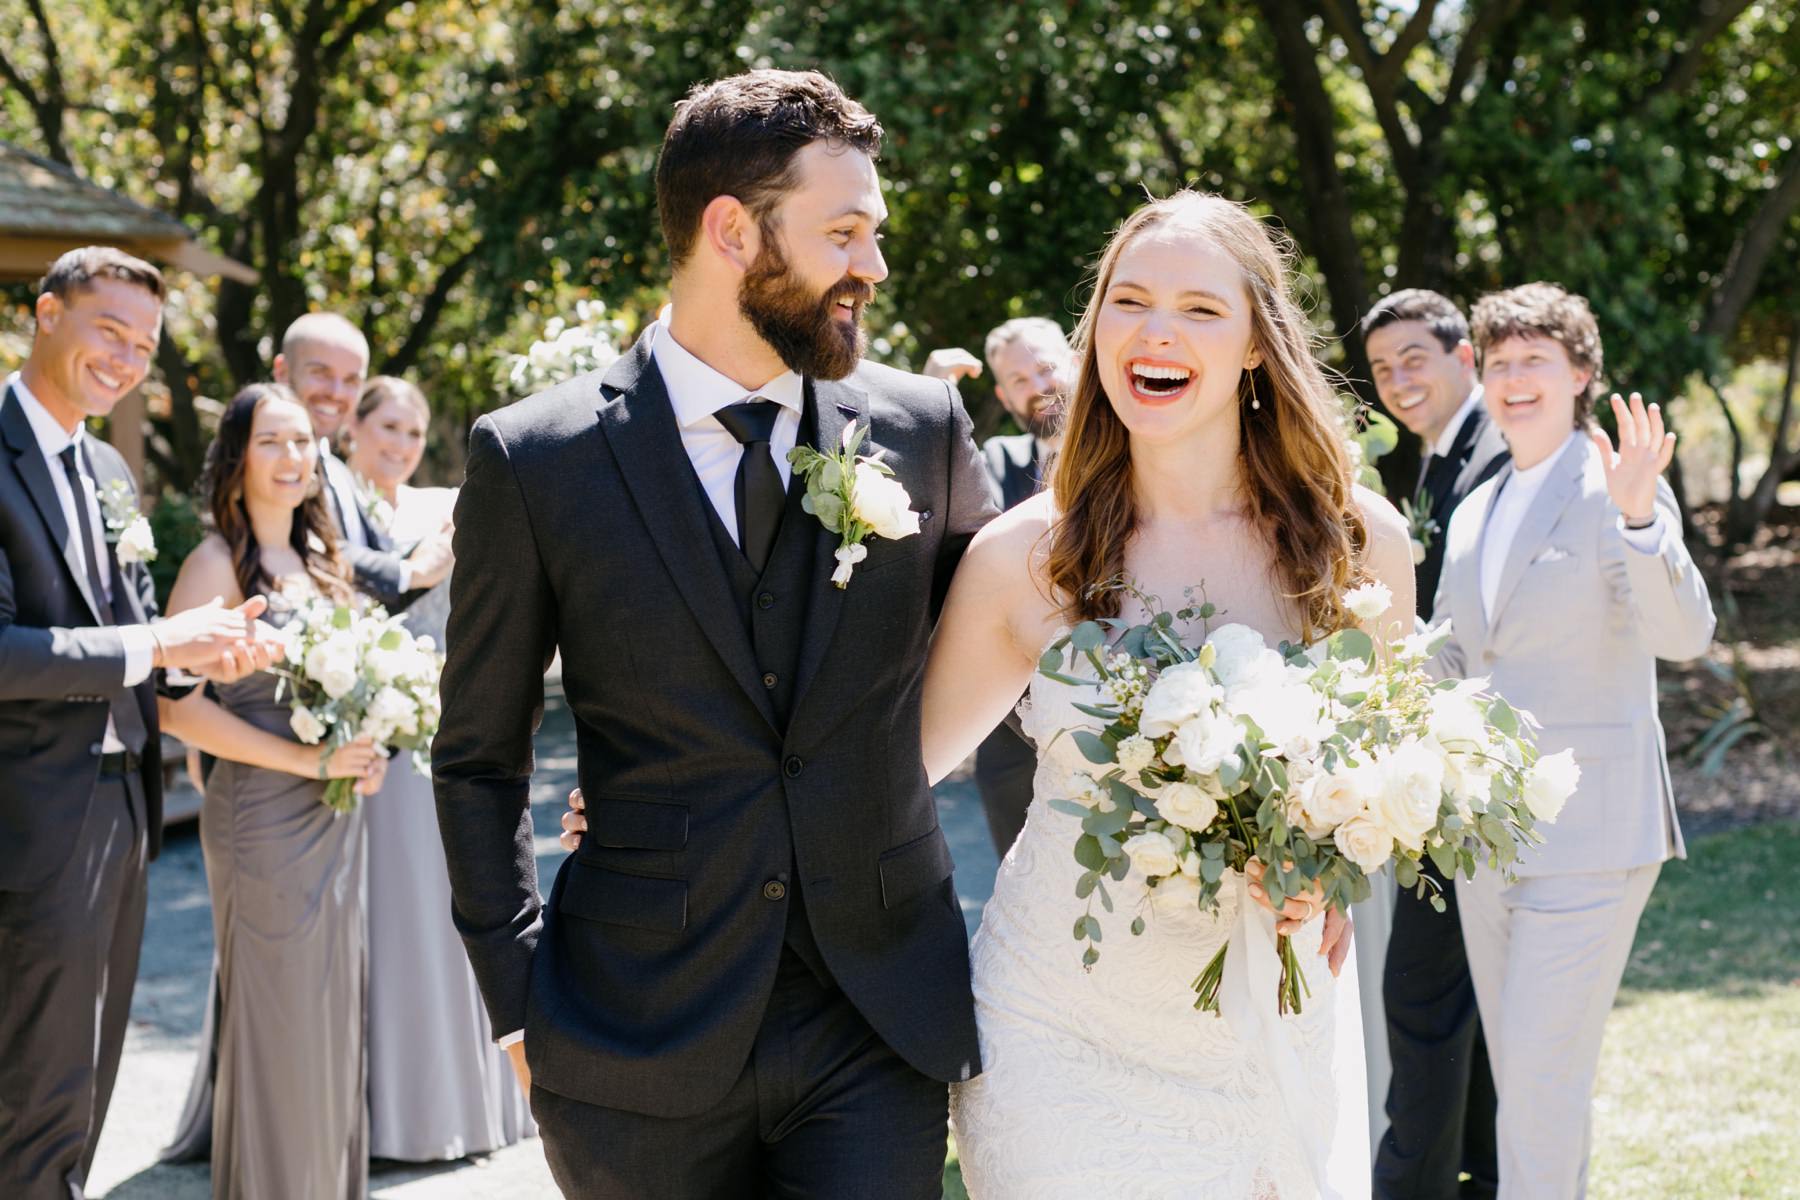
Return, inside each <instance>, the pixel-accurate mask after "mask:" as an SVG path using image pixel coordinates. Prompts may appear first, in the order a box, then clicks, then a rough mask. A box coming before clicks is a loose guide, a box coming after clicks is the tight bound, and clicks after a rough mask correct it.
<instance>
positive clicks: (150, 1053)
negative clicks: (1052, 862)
mask: <svg viewBox="0 0 1800 1200" xmlns="http://www.w3.org/2000/svg"><path fill="white" fill-rule="evenodd" d="M537 742H538V770H537V777H536V779H535V781H534V783H533V787H532V794H531V800H532V815H533V818H534V819H535V821H536V823H537V832H538V847H537V849H538V873H539V877H540V878H541V879H542V880H544V881H546V883H547V881H548V880H549V878H550V877H551V875H552V874H553V873H554V872H555V870H556V868H557V866H558V865H559V864H560V863H561V861H562V857H563V851H562V848H561V847H560V846H558V845H557V843H556V832H557V820H558V818H559V817H560V815H561V812H562V808H563V803H564V798H565V797H566V796H567V795H568V790H569V788H570V787H572V786H574V781H575V737H574V726H573V724H572V722H571V720H570V717H569V712H568V709H567V708H566V707H565V706H564V705H563V704H562V702H561V698H560V696H556V695H554V694H553V695H552V697H551V699H550V702H549V704H548V705H547V707H546V711H545V716H544V725H543V729H542V730H541V731H540V732H539V734H538V739H537ZM938 810H939V814H940V816H941V819H942V821H943V825H944V830H945V833H946V835H947V837H948V839H949V842H950V847H951V851H952V853H953V854H954V856H955V858H956V863H957V876H956V879H957V886H958V888H959V889H960V890H961V892H962V894H963V909H964V913H965V915H966V916H967V918H968V921H969V927H970V929H971V930H973V929H974V926H975V924H976V922H977V921H978V920H979V919H980V913H981V905H982V903H983V902H985V901H986V899H987V897H988V894H989V893H990V891H991V890H992V887H993V877H994V871H995V869H996V866H997V864H996V862H995V858H994V852H993V848H992V847H991V846H990V845H989V844H988V837H987V825H986V823H985V822H984V820H983V819H982V815H981V803H980V800H979V799H978V798H977V797H976V794H975V788H974V785H973V784H972V783H970V782H969V781H968V780H967V779H966V777H959V778H958V779H956V780H952V781H950V782H948V783H946V784H945V785H944V786H943V787H942V788H940V789H939V791H938ZM211 922H212V918H211V913H210V911H209V907H208V903H207V896H206V875H205V871H204V868H203V866H202V864H201V856H200V839H199V837H198V833H197V829H196V827H195V826H194V825H192V824H189V825H185V826H181V827H178V828H176V829H173V830H171V831H170V836H169V839H168V842H167V844H166V846H165V847H164V849H163V854H162V857H161V858H159V859H158V860H157V861H156V863H155V864H154V865H153V866H152V867H151V870H150V912H149V920H148V927H147V928H146V930H145V934H144V952H143V962H142V966H141V968H140V970H139V973H138V984H137V991H136V993H135V994H134V995H133V997H132V1005H131V1029H130V1033H129V1034H128V1036H127V1039H126V1043H125V1060H124V1064H123V1065H122V1066H121V1068H120V1071H119V1083H118V1088H117V1091H116V1093H115V1094H114V1096H113V1102H112V1108H111V1111H110V1114H109V1116H108V1117H107V1122H106V1129H105V1132H104V1134H103V1135H102V1137H101V1141H100V1153H99V1156H98V1158H97V1159H96V1161H95V1163H94V1171H93V1177H92V1179H90V1180H89V1187H88V1194H89V1195H90V1196H95V1197H99V1196H107V1197H111V1198H112V1200H208V1197H209V1195H210V1181H209V1178H208V1170H207V1167H206V1166H205V1164H195V1165H189V1166H164V1165H159V1164H158V1163H157V1161H156V1155H157V1151H158V1150H159V1149H160V1148H161V1147H162V1145H163V1144H164V1142H166V1141H167V1140H168V1138H169V1135H170V1134H171V1133H172V1132H173V1130H174V1126H175V1118H176V1115H177V1114H178V1113H179V1111H180V1108H181V1102H182V1099H183V1097H184V1096H185V1095H186V1094H187V1085H188V1080H189V1078H190V1076H191V1074H192V1072H193V1069H194V1054H195V1051H196V1048H197V1045H198V1042H199V1036H200V1021H201V1015H202V1014H201V1009H202V1006H203V1004H204V1003H205V1000H206V981H207V971H208V967H209V965H210V963H211V961H212V923H211ZM376 1165H377V1168H378V1169H377V1170H376V1172H375V1174H374V1175H373V1177H372V1179H371V1181H370V1188H371V1194H372V1195H373V1196H375V1197H377V1198H378V1200H390V1198H391V1200H425V1198H430V1200H463V1198H465V1197H467V1198H469V1200H474V1198H477V1197H479V1198H481V1200H523V1198H525V1197H553V1196H555V1195H556V1189H555V1187H554V1185H553V1184H552V1183H551V1181H550V1172H549V1169H548V1168H547V1167H546V1166H545V1165H544V1155H543V1150H542V1148H541V1147H540V1145H539V1144H538V1142H537V1141H535V1140H533V1141H529V1142H524V1143H521V1144H520V1145H517V1146H512V1147H509V1148H507V1149H506V1150H503V1151H501V1152H500V1153H498V1154H492V1155H488V1156H487V1157H485V1158H481V1159H473V1160H471V1159H464V1160H462V1161H460V1162H453V1163H443V1164H438V1165H434V1166H428V1167H419V1166H393V1167H391V1168H388V1169H381V1168H384V1167H386V1166H387V1165H386V1164H379V1163H378V1164H376Z"/></svg>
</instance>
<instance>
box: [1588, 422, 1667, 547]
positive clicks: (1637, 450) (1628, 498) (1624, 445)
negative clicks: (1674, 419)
mask: <svg viewBox="0 0 1800 1200" xmlns="http://www.w3.org/2000/svg"><path fill="white" fill-rule="evenodd" d="M1612 410H1613V418H1614V420H1616V421H1617V422H1618V426H1619V449H1618V452H1617V453H1614V451H1613V446H1612V441H1611V439H1609V438H1608V437H1607V436H1606V433H1605V431H1603V430H1599V429H1592V430H1589V431H1588V436H1589V437H1590V438H1591V439H1593V442H1594V445H1595V446H1597V447H1599V449H1600V465H1601V466H1602V467H1604V468H1605V470H1606V493H1607V495H1609V496H1611V497H1612V502H1613V503H1614V504H1615V505H1617V506H1618V509H1619V511H1620V512H1622V513H1624V514H1625V521H1626V523H1627V524H1630V525H1644V524H1647V523H1648V522H1649V521H1650V520H1651V518H1653V517H1655V516H1656V481H1657V478H1658V477H1659V476H1661V475H1662V473H1663V471H1664V470H1666V469H1667V468H1668V465H1669V462H1670V460H1671V459H1673V458H1674V457H1675V434H1674V433H1673V432H1670V431H1667V430H1665V429H1664V428H1663V418H1662V406H1661V405H1658V404H1652V405H1651V406H1650V407H1649V410H1648V411H1646V410H1645V408H1644V398H1643V397H1642V396H1641V395H1639V394H1638V393H1636V392H1633V393H1631V404H1630V405H1629V407H1628V406H1627V405H1626V403H1625V402H1624V401H1623V400H1621V399H1619V394H1618V393H1617V392H1614V393H1613V397H1612Z"/></svg>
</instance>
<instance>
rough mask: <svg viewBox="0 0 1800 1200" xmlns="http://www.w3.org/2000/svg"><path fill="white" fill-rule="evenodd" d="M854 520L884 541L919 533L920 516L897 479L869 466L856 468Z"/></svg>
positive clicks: (864, 463) (861, 463)
mask: <svg viewBox="0 0 1800 1200" xmlns="http://www.w3.org/2000/svg"><path fill="white" fill-rule="evenodd" d="M855 501H856V503H855V515H856V519H857V520H859V521H861V522H862V523H863V524H865V525H867V526H868V527H869V528H871V529H873V530H874V531H875V533H876V535H877V536H879V537H884V538H903V537H911V536H912V535H913V534H915V533H917V532H919V514H918V513H916V512H914V511H913V510H912V497H911V496H909V495H907V494H906V488H905V487H903V486H902V485H901V483H900V481H899V480H898V479H895V478H894V477H893V476H892V475H884V474H882V473H881V472H880V471H879V470H877V469H876V468H875V467H874V466H873V465H872V464H870V463H866V462H859V463H857V464H856V495H855Z"/></svg>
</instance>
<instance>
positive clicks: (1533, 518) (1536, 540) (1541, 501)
mask: <svg viewBox="0 0 1800 1200" xmlns="http://www.w3.org/2000/svg"><path fill="white" fill-rule="evenodd" d="M1586 448H1587V442H1586V440H1585V439H1575V440H1572V441H1570V442H1569V444H1568V445H1566V446H1564V447H1563V448H1562V450H1561V452H1560V453H1559V454H1558V456H1557V459H1556V465H1555V466H1553V467H1551V468H1550V478H1549V479H1546V480H1545V481H1544V486H1543V488H1541V489H1540V490H1539V491H1538V494H1537V495H1536V496H1535V497H1533V498H1532V501H1531V507H1530V508H1528V509H1526V510H1525V518H1524V519H1523V520H1522V521H1520V522H1519V531H1518V532H1517V533H1515V534H1514V535H1513V540H1512V545H1511V546H1509V547H1507V550H1506V564H1505V565H1504V566H1503V567H1502V568H1501V569H1500V586H1499V587H1498V588H1497V589H1495V591H1494V611H1493V612H1492V613H1490V614H1488V624H1489V625H1490V626H1492V625H1494V624H1497V623H1498V622H1499V618H1500V614H1501V613H1502V612H1503V611H1505V609H1506V602H1507V601H1508V600H1509V599H1511V598H1512V594H1513V590H1514V589H1515V588H1517V587H1518V586H1519V579H1520V577H1521V576H1523V575H1524V574H1525V568H1526V567H1527V566H1529V565H1530V564H1531V560H1532V559H1534V558H1536V557H1537V553H1538V551H1539V550H1540V549H1542V548H1543V545H1544V539H1546V538H1548V537H1549V536H1550V531H1551V530H1553V529H1555V528H1556V522H1557V520H1558V519H1559V518H1560V517H1561V516H1562V513H1563V509H1565V508H1567V507H1568V504H1569V498H1570V497H1571V496H1573V495H1574V494H1575V492H1576V489H1577V488H1579V487H1580V485H1581V473H1582V468H1583V467H1584V466H1585V465H1586V454H1585V450H1586Z"/></svg>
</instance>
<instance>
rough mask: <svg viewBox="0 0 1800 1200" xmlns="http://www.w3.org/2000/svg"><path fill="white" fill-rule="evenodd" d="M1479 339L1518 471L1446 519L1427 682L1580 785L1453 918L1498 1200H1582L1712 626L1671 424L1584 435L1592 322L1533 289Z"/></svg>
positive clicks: (1667, 841) (1478, 884) (1623, 420)
mask: <svg viewBox="0 0 1800 1200" xmlns="http://www.w3.org/2000/svg"><path fill="white" fill-rule="evenodd" d="M1472 324H1473V326H1474V342H1475V348H1476V351H1477V353H1478V354H1479V355H1480V356H1481V378H1482V385H1483V402H1484V403H1485V404H1486V406H1487V410H1488V414H1489V416H1490V417H1492V419H1493V420H1494V422H1495V423H1496V424H1498V425H1499V426H1500V431H1501V433H1502V434H1504V435H1505V437H1506V441H1507V445H1508V446H1510V447H1511V448H1512V462H1511V463H1510V464H1509V465H1508V466H1507V467H1506V468H1505V469H1503V470H1502V471H1501V472H1500V473H1499V474H1498V475H1496V476H1495V477H1494V478H1493V479H1491V480H1489V481H1488V482H1487V483H1484V484H1482V485H1481V486H1480V487H1478V488H1476V489H1475V491H1474V492H1473V493H1471V494H1470V495H1469V497H1468V499H1467V500H1466V501H1465V502H1464V503H1463V505H1462V507H1461V508H1460V509H1459V510H1458V511H1457V514H1456V516H1455V517H1454V518H1452V519H1451V522H1450V528H1449V532H1448V536H1447V538H1446V539H1445V543H1446V544H1445V551H1444V573H1443V576H1442V578H1441V579H1440V581H1439V583H1438V598H1437V604H1436V606H1435V608H1434V610H1433V611H1434V613H1435V615H1436V616H1437V617H1438V619H1440V620H1443V619H1448V620H1449V621H1450V622H1451V636H1450V640H1449V642H1448V643H1447V644H1446V645H1445V647H1444V649H1443V651H1442V652H1441V653H1440V655H1439V657H1438V658H1437V659H1436V660H1435V661H1434V666H1435V667H1436V668H1437V669H1438V670H1439V671H1440V673H1442V674H1443V675H1445V676H1447V677H1450V678H1461V677H1464V676H1466V675H1470V674H1474V675H1483V676H1487V677H1488V678H1490V679H1491V680H1492V682H1493V690H1494V691H1495V692H1496V693H1497V694H1499V695H1502V696H1504V697H1506V699H1507V701H1508V702H1509V703H1510V704H1512V705H1513V706H1515V707H1516V708H1519V709H1521V710H1524V711H1528V712H1530V713H1531V714H1532V715H1533V716H1534V717H1535V718H1536V719H1537V721H1538V723H1539V725H1540V726H1541V728H1540V729H1539V732H1538V738H1537V741H1538V748H1539V750H1540V751H1541V752H1542V753H1543V754H1546V755H1550V754H1555V753H1557V752H1559V751H1564V750H1567V751H1572V752H1573V754H1574V759H1575V763H1576V764H1577V765H1578V767H1579V768H1580V780H1579V786H1578V787H1577V788H1576V790H1575V793H1574V794H1573V795H1572V796H1570V797H1569V800H1568V802H1567V804H1566V805H1565V806H1564V807H1563V809H1562V811H1561V812H1560V814H1556V815H1555V823H1554V824H1553V825H1550V826H1548V827H1547V828H1546V829H1545V830H1544V834H1545V842H1544V844H1543V845H1542V846H1540V847H1537V848H1535V849H1532V850H1527V851H1524V852H1523V853H1522V855H1521V860H1520V862H1519V863H1518V864H1517V868H1516V869H1517V876H1518V877H1517V879H1516V881H1515V882H1513V883H1510V884H1509V883H1507V882H1506V881H1505V879H1504V878H1502V877H1501V876H1500V875H1498V874H1497V873H1492V872H1482V873H1480V877H1479V878H1477V879H1475V880H1472V881H1471V880H1468V879H1461V878H1459V879H1458V880H1457V882H1456V892H1457V908H1458V915H1459V916H1460V918H1461V921H1462V927H1463V937H1464V940H1465V941H1466V943H1467V945H1468V953H1469V971H1470V974H1471V976H1472V977H1473V978H1474V981H1475V992H1476V996H1477V998H1478V1000H1479V1002H1480V1006H1481V1017H1482V1025H1483V1029H1484V1031H1485V1032H1486V1035H1487V1040H1488V1054H1489V1058H1490V1060H1491V1061H1492V1063H1493V1070H1494V1083H1495V1086H1496V1090H1497V1092H1498V1094H1499V1101H1500V1103H1499V1115H1498V1120H1497V1124H1496V1134H1495V1136H1496V1141H1497V1144H1498V1148H1499V1159H1500V1196H1501V1197H1502V1200H1527V1198H1536V1197H1546V1196H1559V1197H1560V1196H1575V1197H1579V1196H1582V1195H1583V1194H1585V1192H1586V1190H1587V1166H1588V1146H1589V1140H1590V1115H1591V1114H1590V1101H1591V1099H1592V1096H1593V1091H1594V1076H1595V1073H1596V1071H1597V1070H1598V1067H1599V1063H1600V1041H1601V1034H1602V1033H1603V1031H1604V1028H1605V1024H1606V1015H1607V1013H1608V1012H1610V1011H1611V1009H1612V1005H1613V998H1614V997H1615V996H1616V995H1617V993H1618V990H1619V981H1620V979H1621V978H1622V977H1623V975H1624V973H1625V963H1626V960H1627V958H1628V957H1629V956H1630V953H1631V943H1632V939H1633V938H1634V937H1635V935H1636V933H1637V925H1638V918H1639V917H1640V916H1642V914H1643V911H1644V905H1645V903H1646V902H1647V901H1648V900H1649V899H1650V892H1651V889H1652V888H1654V887H1655V885H1656V877H1657V875H1658V874H1659V873H1660V872H1661V870H1662V864H1663V863H1664V862H1666V861H1667V860H1668V859H1670V858H1681V857H1686V853H1687V852H1686V849H1685V847H1684V846H1683V843H1682V839H1681V826H1680V823H1679V822H1678V820H1677V819H1676V815H1675V797H1674V794H1673V791H1672V789H1671V787H1670V783H1669V764H1668V755H1667V750H1666V740H1665V738H1664V735H1663V728H1662V720H1661V718H1660V716H1659V715H1658V711H1657V696H1656V660H1657V659H1659V658H1661V659H1667V660H1669V661H1683V660H1686V659H1690V658H1694V657H1696V656H1698V655H1700V654H1703V653H1705V652H1706V649H1707V647H1708V646H1709V645H1711V642H1712V632H1713V625H1714V618H1713V610H1712V602H1711V600H1710V598H1709V596H1708V594H1707V588H1706V581H1705V579H1704V578H1703V577H1702V576H1701V573H1700V570H1699V568H1698V567H1696V566H1695V564H1694V560H1693V559H1692V557H1690V556H1689V554H1688V551H1687V547H1686V546H1685V545H1684V544H1683V543H1682V533H1681V517H1680V513H1679V511H1678V510H1677V508H1676V506H1675V497H1674V493H1673V492H1672V491H1671V490H1670V489H1669V485H1668V484H1667V483H1665V482H1664V481H1663V479H1662V472H1663V471H1664V470H1665V469H1666V468H1667V467H1668V465H1669V462H1670V460H1671V459H1672V458H1673V457H1674V453H1675V435H1674V434H1673V433H1670V432H1668V431H1666V430H1665V429H1664V427H1663V419H1662V413H1661V410H1660V408H1659V407H1658V406H1657V405H1654V404H1653V405H1651V406H1650V407H1649V408H1648V409H1646V408H1645V407H1644V403H1643V399H1642V398H1641V397H1640V396H1638V395H1636V394H1633V395H1632V397H1631V402H1630V404H1629V405H1627V404H1626V403H1625V402H1624V401H1622V400H1620V399H1619V397H1618V396H1617V395H1615V396H1613V398H1612V413H1613V417H1614V419H1615V420H1616V421H1617V423H1618V430H1619V445H1618V449H1617V451H1616V452H1615V450H1614V449H1613V445H1612V442H1611V440H1610V439H1609V438H1608V437H1607V435H1606V434H1605V433H1604V432H1602V431H1601V430H1600V429H1599V428H1598V427H1597V426H1596V425H1594V424H1593V422H1592V419H1591V415H1590V410H1591V408H1592V396H1593V393H1594V391H1595V390H1596V380H1597V378H1598V376H1599V374H1600V370H1601V366H1602V351H1601V344H1600V330H1599V327H1598V325H1597V323H1596V322H1595V320H1594V314H1593V313H1592V312H1591V311H1590V310H1589V308H1588V304H1587V301H1586V300H1585V299H1583V298H1582V297H1580V296H1576V295H1572V294H1570V293H1569V292H1566V291H1564V290H1563V289H1562V288H1560V287H1558V286H1556V285H1554V284H1548V283H1532V284H1526V285H1525V286H1523V287H1517V288H1512V289H1510V290H1508V291H1504V292H1497V293H1494V294H1491V295H1488V296H1484V297H1482V299H1481V300H1480V301H1479V302H1478V303H1477V304H1476V305H1475V312H1474V320H1473V322H1472ZM1546 815H1549V814H1546Z"/></svg>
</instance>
